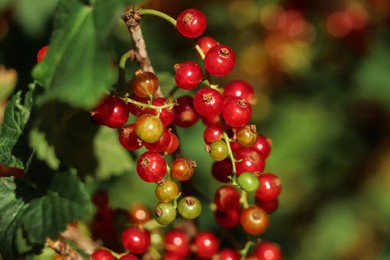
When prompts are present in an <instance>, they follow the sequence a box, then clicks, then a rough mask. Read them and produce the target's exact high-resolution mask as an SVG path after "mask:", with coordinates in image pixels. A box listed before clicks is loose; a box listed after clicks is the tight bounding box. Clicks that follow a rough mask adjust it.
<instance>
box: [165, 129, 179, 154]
mask: <svg viewBox="0 0 390 260" xmlns="http://www.w3.org/2000/svg"><path fill="white" fill-rule="evenodd" d="M169 135H170V136H171V139H170V140H171V141H170V142H169V144H168V146H167V148H165V151H164V153H165V154H172V153H174V152H176V150H177V148H179V138H177V135H175V134H174V133H172V132H171V131H169Z"/></svg>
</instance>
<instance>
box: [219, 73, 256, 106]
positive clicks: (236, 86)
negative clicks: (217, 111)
mask: <svg viewBox="0 0 390 260" xmlns="http://www.w3.org/2000/svg"><path fill="white" fill-rule="evenodd" d="M223 89H224V92H223V95H224V96H231V97H239V98H244V99H246V101H248V102H249V104H251V105H254V104H255V103H256V97H255V90H254V89H253V87H252V85H250V84H249V83H248V82H246V81H244V80H239V79H236V80H231V81H229V82H228V83H226V84H225V87H224V88H223Z"/></svg>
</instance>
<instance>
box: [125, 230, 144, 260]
mask: <svg viewBox="0 0 390 260" xmlns="http://www.w3.org/2000/svg"><path fill="white" fill-rule="evenodd" d="M121 241H122V244H123V247H124V248H126V249H127V250H129V251H130V253H132V254H143V253H145V252H146V251H147V250H148V249H149V247H150V233H149V231H147V230H144V229H141V228H138V227H129V228H127V229H125V230H124V231H123V232H122V236H121Z"/></svg>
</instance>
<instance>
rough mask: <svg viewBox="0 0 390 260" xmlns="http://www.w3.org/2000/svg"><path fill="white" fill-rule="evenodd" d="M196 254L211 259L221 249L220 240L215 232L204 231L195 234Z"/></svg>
mask: <svg viewBox="0 0 390 260" xmlns="http://www.w3.org/2000/svg"><path fill="white" fill-rule="evenodd" d="M195 248H196V254H197V255H198V256H199V257H200V258H207V259H210V258H211V257H212V256H213V255H215V254H216V253H217V252H218V250H219V240H218V238H217V236H216V235H214V233H211V232H208V231H203V232H199V233H198V234H197V235H196V236H195Z"/></svg>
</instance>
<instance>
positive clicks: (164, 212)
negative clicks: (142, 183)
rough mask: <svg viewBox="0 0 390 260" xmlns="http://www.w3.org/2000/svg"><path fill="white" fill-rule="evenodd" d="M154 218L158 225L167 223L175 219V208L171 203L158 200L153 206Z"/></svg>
mask: <svg viewBox="0 0 390 260" xmlns="http://www.w3.org/2000/svg"><path fill="white" fill-rule="evenodd" d="M154 219H155V220H156V221H157V223H159V224H160V225H168V224H170V223H172V222H173V221H174V220H175V219H176V209H175V207H174V206H173V204H171V203H166V202H159V203H157V204H156V206H154Z"/></svg>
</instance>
